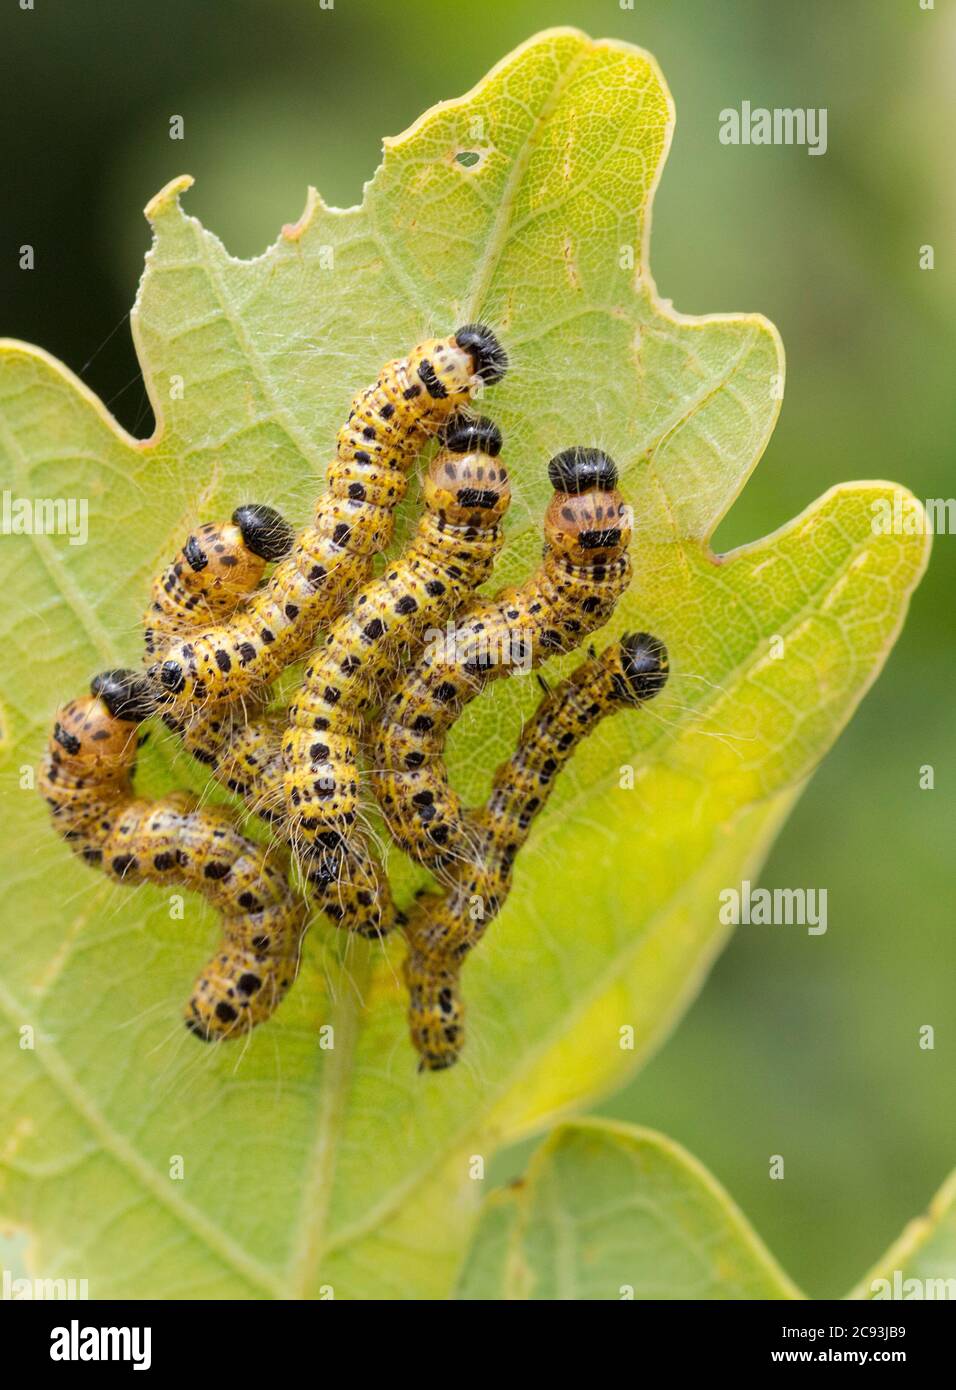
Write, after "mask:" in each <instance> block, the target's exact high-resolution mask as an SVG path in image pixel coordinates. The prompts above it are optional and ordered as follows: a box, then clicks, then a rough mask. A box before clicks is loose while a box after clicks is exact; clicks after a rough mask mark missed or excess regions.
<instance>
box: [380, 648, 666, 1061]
mask: <svg viewBox="0 0 956 1390" xmlns="http://www.w3.org/2000/svg"><path fill="white" fill-rule="evenodd" d="M667 676H668V656H667V650H666V648H665V647H664V645H663V643H662V642H660V641H659V640H658V639H657V638H656V637H652V636H650V635H649V634H648V633H645V632H638V633H633V634H629V635H626V636H624V637H622V638H621V639H620V641H618V642H615V643H613V644H612V645H611V646H610V647H608V648H607V649H606V650H605V651H604V652H603V653H602V654H601V655H600V656H598V657H593V656H592V657H591V658H590V659H589V660H587V661H585V662H584V663H583V664H582V665H581V666H579V667H578V668H577V670H575V671H574V672H573V673H572V675H571V676H570V677H569V678H568V679H567V680H565V681H563V682H562V683H561V684H560V685H559V686H557V687H556V688H555V689H554V690H553V691H550V692H548V694H546V695H545V697H544V699H543V700H542V701H541V703H540V704H539V705H538V708H537V710H536V711H535V713H534V715H533V716H532V718H531V720H530V721H529V722H528V723H527V724H526V725H525V728H524V730H523V731H522V734H521V737H520V739H519V741H518V746H517V748H516V749H515V752H514V753H513V755H512V756H511V758H510V759H509V760H508V761H507V762H505V763H503V764H502V765H501V767H499V768H498V771H497V772H496V774H495V778H494V783H493V787H492V791H491V795H490V797H489V798H488V801H487V803H486V805H485V807H484V808H483V809H482V810H481V811H480V812H479V813H478V815H477V816H476V817H475V818H474V828H475V834H474V837H473V840H472V843H471V846H470V849H469V852H468V859H467V861H465V862H462V861H460V862H459V863H457V864H456V865H455V868H454V870H453V874H454V881H453V883H452V884H451V886H450V887H449V888H447V889H446V891H445V892H444V893H441V894H437V893H431V894H427V895H423V896H421V897H419V899H418V900H417V901H416V903H415V906H414V907H413V909H412V911H411V913H410V916H409V921H408V924H407V927H406V937H407V941H408V955H407V957H406V959H405V963H404V974H405V981H406V984H407V985H408V990H409V1024H410V1032H411V1037H412V1042H413V1044H414V1046H415V1048H416V1050H417V1051H418V1053H419V1055H420V1058H421V1062H420V1070H425V1071H441V1070H443V1069H444V1068H445V1067H450V1066H452V1065H453V1064H454V1063H455V1062H456V1061H457V1060H458V1057H459V1054H460V1052H461V1049H462V1046H463V1043H464V1008H463V1005H462V1000H461V994H460V990H459V973H460V970H461V966H462V963H463V961H464V958H465V956H466V955H467V954H468V952H469V951H471V950H472V949H473V947H474V946H475V945H477V943H478V941H480V939H481V937H482V936H483V935H484V933H485V931H486V930H487V928H488V925H489V923H490V922H492V921H493V920H494V918H495V917H496V916H497V914H498V913H499V912H500V910H501V908H502V906H503V904H504V902H505V900H506V898H507V896H508V893H509V891H510V889H511V877H512V870H513V866H514V861H515V857H516V855H517V854H518V851H519V850H520V849H521V847H522V845H523V844H524V843H525V841H526V840H527V838H528V835H529V834H530V831H531V827H532V825H533V823H534V820H535V817H536V816H537V815H538V814H539V813H540V811H541V809H542V807H543V806H544V805H545V803H546V802H547V799H548V797H549V796H550V794H551V790H552V788H553V786H554V783H555V779H556V777H557V776H558V774H559V772H560V771H561V769H562V768H563V767H564V765H565V764H566V763H567V762H568V760H569V759H570V758H571V757H572V755H573V753H574V751H575V749H576V748H577V747H578V745H579V744H580V743H581V741H582V740H583V739H585V738H587V736H588V735H589V734H590V733H591V731H592V730H593V729H594V728H595V727H596V725H597V724H599V723H600V721H601V720H602V719H605V718H607V716H608V715H611V714H614V713H615V712H616V711H618V710H623V709H633V708H635V707H637V706H638V705H641V704H644V703H645V702H646V701H647V700H650V699H652V698H653V697H654V696H655V695H657V694H658V692H659V691H660V690H662V689H663V687H664V685H665V684H666V681H667Z"/></svg>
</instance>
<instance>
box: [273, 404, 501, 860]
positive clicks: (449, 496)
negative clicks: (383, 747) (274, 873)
mask: <svg viewBox="0 0 956 1390" xmlns="http://www.w3.org/2000/svg"><path fill="white" fill-rule="evenodd" d="M500 451H501V434H500V431H499V430H498V428H497V426H496V425H494V424H493V423H492V422H491V421H490V420H486V419H478V420H467V419H463V418H462V419H459V418H456V419H453V420H452V422H451V424H450V425H449V426H448V427H447V428H446V429H445V431H444V432H443V436H442V448H441V449H440V450H439V452H438V453H437V454H436V455H435V457H434V458H433V460H432V462H431V465H430V467H429V469H428V472H427V474H426V477H425V482H424V488H423V493H424V503H425V511H424V513H423V515H422V517H421V519H420V521H419V525H418V530H417V532H416V535H415V537H414V538H413V540H412V541H411V543H410V544H409V545H408V546H407V547H406V549H405V551H404V552H403V554H402V555H401V556H400V557H399V559H397V560H396V561H395V563H394V565H392V566H390V567H389V569H388V570H387V571H386V573H385V574H384V575H383V576H382V578H381V579H377V580H373V581H372V582H371V583H369V584H367V585H366V586H365V587H364V588H363V589H362V590H361V592H360V593H359V595H358V597H357V598H356V600H355V603H354V604H353V606H352V607H351V608H350V609H349V610H348V611H347V612H346V613H344V614H343V615H342V616H341V617H340V618H339V619H338V620H337V621H336V622H335V623H334V624H333V626H332V628H331V630H330V632H329V634H328V638H327V640H326V644H325V647H324V649H323V651H322V652H321V654H320V656H318V657H317V658H315V659H313V661H312V663H311V664H310V665H309V666H308V667H307V668H306V672H305V679H304V681H303V684H302V687H301V688H300V689H299V691H298V692H297V693H296V695H295V696H294V697H293V700H292V702H291V704H290V706H289V725H290V727H289V729H288V731H287V732H286V735H285V739H284V742H283V757H284V762H285V769H286V772H285V791H286V804H287V810H288V812H289V817H290V822H291V824H292V825H293V826H294V830H295V842H296V847H297V849H298V850H299V852H300V853H302V852H303V850H304V851H305V852H309V851H314V850H315V849H317V848H321V847H323V846H329V845H330V844H331V845H332V846H333V847H335V846H337V845H338V844H339V843H340V842H341V841H346V842H347V841H349V840H352V839H354V838H355V819H356V814H357V809H358V782H357V771H356V769H357V759H358V750H359V743H360V739H361V737H362V732H363V726H364V720H365V717H366V715H367V714H368V712H369V710H370V709H371V707H372V706H373V705H374V704H375V703H376V701H377V699H378V698H379V695H380V691H381V689H382V687H383V686H384V685H386V684H391V683H392V682H393V681H394V679H395V676H396V674H397V671H398V663H399V657H400V654H401V651H402V649H407V648H408V647H409V646H410V645H412V644H414V643H415V642H416V641H417V640H419V639H421V637H422V636H423V635H424V634H425V633H426V632H427V631H428V630H429V629H434V628H435V627H436V626H437V625H440V624H443V623H444V622H445V621H446V619H447V618H449V617H450V616H452V615H453V614H454V613H455V612H456V611H457V610H458V609H459V608H460V607H461V605H462V603H464V602H466V601H468V600H470V599H471V598H473V596H474V592H475V590H476V589H477V588H478V586H479V585H480V584H483V583H484V582H485V580H486V579H487V578H488V577H489V575H490V574H491V570H492V566H493V564H494V561H495V558H496V556H497V554H498V552H499V551H500V549H501V546H502V543H503V540H504V536H503V533H502V530H501V521H502V519H503V517H504V515H505V512H506V511H507V509H508V505H509V502H510V500H511V491H510V485H509V482H508V474H507V470H506V469H505V467H504V464H503V463H501V462H500V460H499V457H498V456H499V454H500Z"/></svg>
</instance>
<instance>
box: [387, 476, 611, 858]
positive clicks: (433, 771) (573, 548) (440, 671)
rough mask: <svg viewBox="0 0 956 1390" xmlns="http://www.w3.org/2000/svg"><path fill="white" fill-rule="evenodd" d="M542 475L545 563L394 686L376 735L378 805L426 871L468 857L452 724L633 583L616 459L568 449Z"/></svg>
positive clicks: (563, 644)
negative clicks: (448, 756)
mask: <svg viewBox="0 0 956 1390" xmlns="http://www.w3.org/2000/svg"><path fill="white" fill-rule="evenodd" d="M548 472H549V477H550V480H551V483H552V486H553V487H554V489H555V492H554V497H553V498H552V501H551V504H550V506H549V508H548V511H547V514H546V516H545V526H544V537H545V551H544V557H543V560H542V563H541V566H540V567H539V569H538V570H536V571H535V573H534V574H532V575H531V576H530V577H529V578H528V579H527V580H526V581H525V583H524V584H522V585H520V586H519V587H518V588H510V589H505V590H502V591H501V592H500V593H499V594H497V595H496V596H495V597H494V598H493V599H487V600H479V601H477V602H475V603H474V604H473V605H472V606H470V607H469V608H467V609H466V610H465V611H464V613H463V615H462V617H461V618H460V620H459V622H458V624H457V626H456V628H455V630H454V632H453V633H451V634H450V635H449V638H448V640H446V642H445V643H443V644H442V645H440V646H438V647H437V648H430V649H427V650H426V651H425V652H424V653H423V655H422V656H421V658H420V660H419V661H418V663H417V664H416V665H415V666H414V667H413V668H412V669H411V670H409V671H408V672H407V673H406V674H405V675H404V676H403V677H402V678H401V680H399V681H398V683H397V684H396V686H395V688H394V691H393V694H392V696H391V698H390V699H389V701H388V702H387V704H386V706H385V709H384V711H383V714H382V719H381V722H380V724H379V725H378V728H377V730H376V735H375V743H374V763H375V768H376V771H375V774H374V776H373V785H374V787H375V792H376V796H377V798H378V802H379V805H380V807H381V809H382V813H383V815H384V817H385V820H386V823H387V825H388V828H389V831H390V833H391V834H392V836H393V837H394V839H395V840H396V842H397V843H398V844H399V845H400V847H401V848H402V849H404V850H405V851H406V852H407V853H409V854H411V855H412V856H413V857H414V858H416V859H417V860H418V861H419V863H421V864H423V865H425V866H426V867H427V868H431V869H441V870H443V871H444V869H445V868H446V866H453V865H454V863H455V861H456V860H458V859H462V858H464V859H467V858H468V855H469V842H470V841H471V840H472V839H473V838H474V830H473V827H472V826H471V825H470V823H469V820H468V817H467V815H466V813H465V812H464V810H463V808H462V805H461V802H460V800H459V798H458V796H457V795H456V793H455V792H454V790H453V789H452V787H451V786H450V784H449V781H448V775H447V771H446V768H445V760H444V757H445V742H446V739H447V736H448V732H449V729H450V728H451V726H452V724H453V723H454V722H455V720H456V719H457V718H458V717H459V716H460V715H461V713H462V711H463V710H464V709H465V708H466V707H467V705H468V704H469V703H470V702H471V701H472V700H473V699H474V698H475V697H476V696H477V695H479V694H480V693H481V691H482V690H484V688H485V687H486V686H487V685H488V684H489V683H490V682H491V681H493V680H496V679H500V678H501V677H502V676H504V675H507V674H510V673H511V672H513V671H514V670H515V669H516V668H520V669H522V670H528V669H530V668H533V667H536V666H539V665H541V664H542V663H543V662H544V661H546V660H547V659H548V658H549V657H550V656H552V655H554V654H555V653H556V652H564V651H572V650H573V649H574V648H575V647H577V646H578V645H579V644H580V642H581V641H582V640H583V639H584V638H585V637H586V636H588V635H589V634H590V633H591V632H593V631H595V630H596V629H597V628H599V627H601V626H603V624H604V623H605V622H606V621H607V620H608V618H609V617H610V616H611V614H612V613H613V611H614V607H615V605H616V603H617V601H618V599H619V598H620V596H621V594H622V593H623V592H624V591H625V589H626V588H627V585H628V582H629V580H630V573H631V571H630V561H629V559H628V553H627V548H628V544H629V541H630V522H629V516H628V510H627V508H626V507H625V505H624V502H623V499H622V497H621V494H620V493H619V492H618V491H617V469H616V466H615V464H614V462H613V460H611V459H609V458H608V457H607V455H606V454H603V453H601V452H600V451H599V450H596V449H585V448H575V449H569V450H566V451H565V452H564V453H562V454H558V455H556V456H555V457H554V458H553V459H552V460H551V462H550V464H549V465H548Z"/></svg>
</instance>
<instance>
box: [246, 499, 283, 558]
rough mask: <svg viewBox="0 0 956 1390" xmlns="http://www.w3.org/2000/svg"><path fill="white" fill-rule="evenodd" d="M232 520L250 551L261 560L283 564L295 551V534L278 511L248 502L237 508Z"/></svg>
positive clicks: (258, 503)
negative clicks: (283, 559)
mask: <svg viewBox="0 0 956 1390" xmlns="http://www.w3.org/2000/svg"><path fill="white" fill-rule="evenodd" d="M232 519H233V521H234V522H235V524H236V525H237V526H238V527H239V530H240V531H241V532H242V539H243V540H244V541H245V543H246V545H247V546H248V548H249V549H250V550H251V551H252V553H253V555H258V556H259V558H260V559H261V560H281V559H282V558H283V556H285V555H288V553H289V551H290V550H291V549H292V544H293V542H294V540H295V532H294V531H293V529H292V527H291V526H290V525H289V523H288V522H287V521H286V520H285V518H284V517H283V516H281V515H280V514H279V513H278V512H277V511H276V509H275V508H274V507H267V506H266V505H265V504H264V503H262V502H247V503H246V504H245V505H244V506H242V507H237V508H236V510H235V511H234V512H233V514H232Z"/></svg>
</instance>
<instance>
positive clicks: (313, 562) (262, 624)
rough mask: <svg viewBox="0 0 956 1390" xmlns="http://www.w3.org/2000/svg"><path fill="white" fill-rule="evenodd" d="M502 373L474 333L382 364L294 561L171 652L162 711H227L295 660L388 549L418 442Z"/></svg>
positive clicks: (158, 674)
mask: <svg viewBox="0 0 956 1390" xmlns="http://www.w3.org/2000/svg"><path fill="white" fill-rule="evenodd" d="M506 369H507V357H506V354H505V352H504V350H503V348H502V347H501V345H500V343H499V342H498V340H497V338H496V337H495V335H494V333H492V331H491V330H490V329H489V328H487V327H486V326H485V325H483V324H474V323H471V324H465V325H464V326H463V327H462V328H460V329H458V331H457V332H456V333H454V334H452V335H451V336H450V337H448V338H436V339H430V340H428V341H427V342H425V343H421V344H419V345H418V347H416V348H414V349H413V350H412V352H411V353H409V355H408V356H407V357H404V358H400V359H398V360H397V361H394V362H389V363H387V364H386V366H385V367H384V368H383V369H382V372H381V374H380V375H379V378H378V380H377V381H376V382H375V383H374V384H373V385H372V386H370V387H368V388H367V389H366V390H365V391H362V392H360V393H359V395H357V396H356V397H355V399H354V400H353V402H352V408H351V410H350V412H349V417H348V420H347V421H346V423H345V425H343V427H342V429H341V430H340V431H339V435H338V440H337V444H336V453H335V457H334V459H333V460H332V462H331V464H330V465H329V468H328V470H327V479H328V489H327V491H326V492H325V493H324V494H323V495H322V496H321V497H320V498H319V499H318V501H317V503H316V505H315V514H314V517H313V522H312V525H311V526H309V527H307V528H306V529H305V530H303V531H302V532H300V533H299V535H298V536H297V537H296V541H295V544H294V546H293V548H292V552H291V554H290V555H289V556H288V557H287V558H286V559H284V560H282V561H280V563H279V564H278V565H277V566H276V568H275V570H274V572H273V574H272V576H271V578H270V579H269V581H268V582H267V583H266V584H265V586H264V587H263V588H262V589H260V590H259V591H257V592H256V593H255V594H253V595H252V596H251V597H250V598H249V599H248V600H247V601H246V602H245V603H244V604H243V605H241V606H240V608H238V609H237V611H236V612H235V613H234V615H233V616H232V617H231V618H230V619H229V620H228V621H222V622H217V623H216V624H215V625H214V626H211V627H208V628H206V629H204V630H203V631H201V632H198V633H195V634H192V635H190V636H189V637H188V638H186V639H183V640H182V641H180V642H174V643H172V644H171V646H170V647H169V649H168V650H167V652H166V653H165V659H164V660H163V661H162V662H156V663H155V665H154V667H152V668H151V674H152V675H153V677H154V679H156V681H157V682H158V683H159V685H160V687H161V689H162V691H163V693H164V698H165V700H166V703H167V704H168V705H169V706H170V707H171V708H174V709H177V710H181V709H184V708H187V707H190V706H195V705H197V704H201V703H202V702H203V701H204V700H207V699H212V700H222V699H234V698H236V697H238V696H240V695H243V694H245V693H247V692H248V691H250V690H254V689H255V687H256V686H262V685H266V684H268V683H269V682H270V681H272V680H273V679H274V678H275V677H276V676H277V675H278V674H279V672H280V671H281V670H282V669H283V668H284V667H285V666H287V665H289V664H290V663H291V662H293V661H295V660H297V659H298V658H299V657H300V656H302V655H304V653H305V652H306V651H307V650H308V648H309V647H310V645H311V644H312V640H313V638H314V635H315V633H316V631H317V630H318V628H319V627H320V626H322V625H323V624H325V623H327V622H328V621H330V620H331V619H332V618H334V617H335V616H336V615H337V614H338V613H339V612H341V611H342V609H343V608H344V607H345V605H346V602H347V600H348V598H349V596H350V595H351V594H352V593H353V592H354V591H355V589H356V588H358V587H359V586H360V585H361V584H363V583H364V582H365V581H366V580H367V579H368V577H369V575H370V573H371V563H372V559H373V557H374V556H375V555H376V554H378V553H379V552H380V551H382V550H384V549H385V547H386V546H387V545H388V543H389V541H390V540H391V536H392V530H393V526H394V511H395V507H396V506H397V505H398V503H399V502H400V501H401V500H402V498H403V497H404V496H405V492H406V489H407V485H408V474H409V471H410V469H411V466H412V464H413V462H414V460H415V458H416V457H417V455H418V453H419V451H420V450H421V448H422V445H423V444H424V442H425V440H426V439H427V438H428V436H429V435H431V434H433V433H434V432H435V431H436V430H437V429H439V428H440V426H441V425H442V424H443V423H444V422H445V421H446V420H448V419H449V417H450V416H452V415H454V414H455V413H456V412H457V411H459V410H460V409H461V408H462V407H463V406H465V405H467V404H468V403H469V401H470V400H471V398H472V395H473V394H474V393H475V391H476V390H478V388H479V387H480V386H481V385H482V384H493V383H494V382H496V381H499V380H500V379H501V377H502V376H503V374H504V372H505V370H506Z"/></svg>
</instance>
